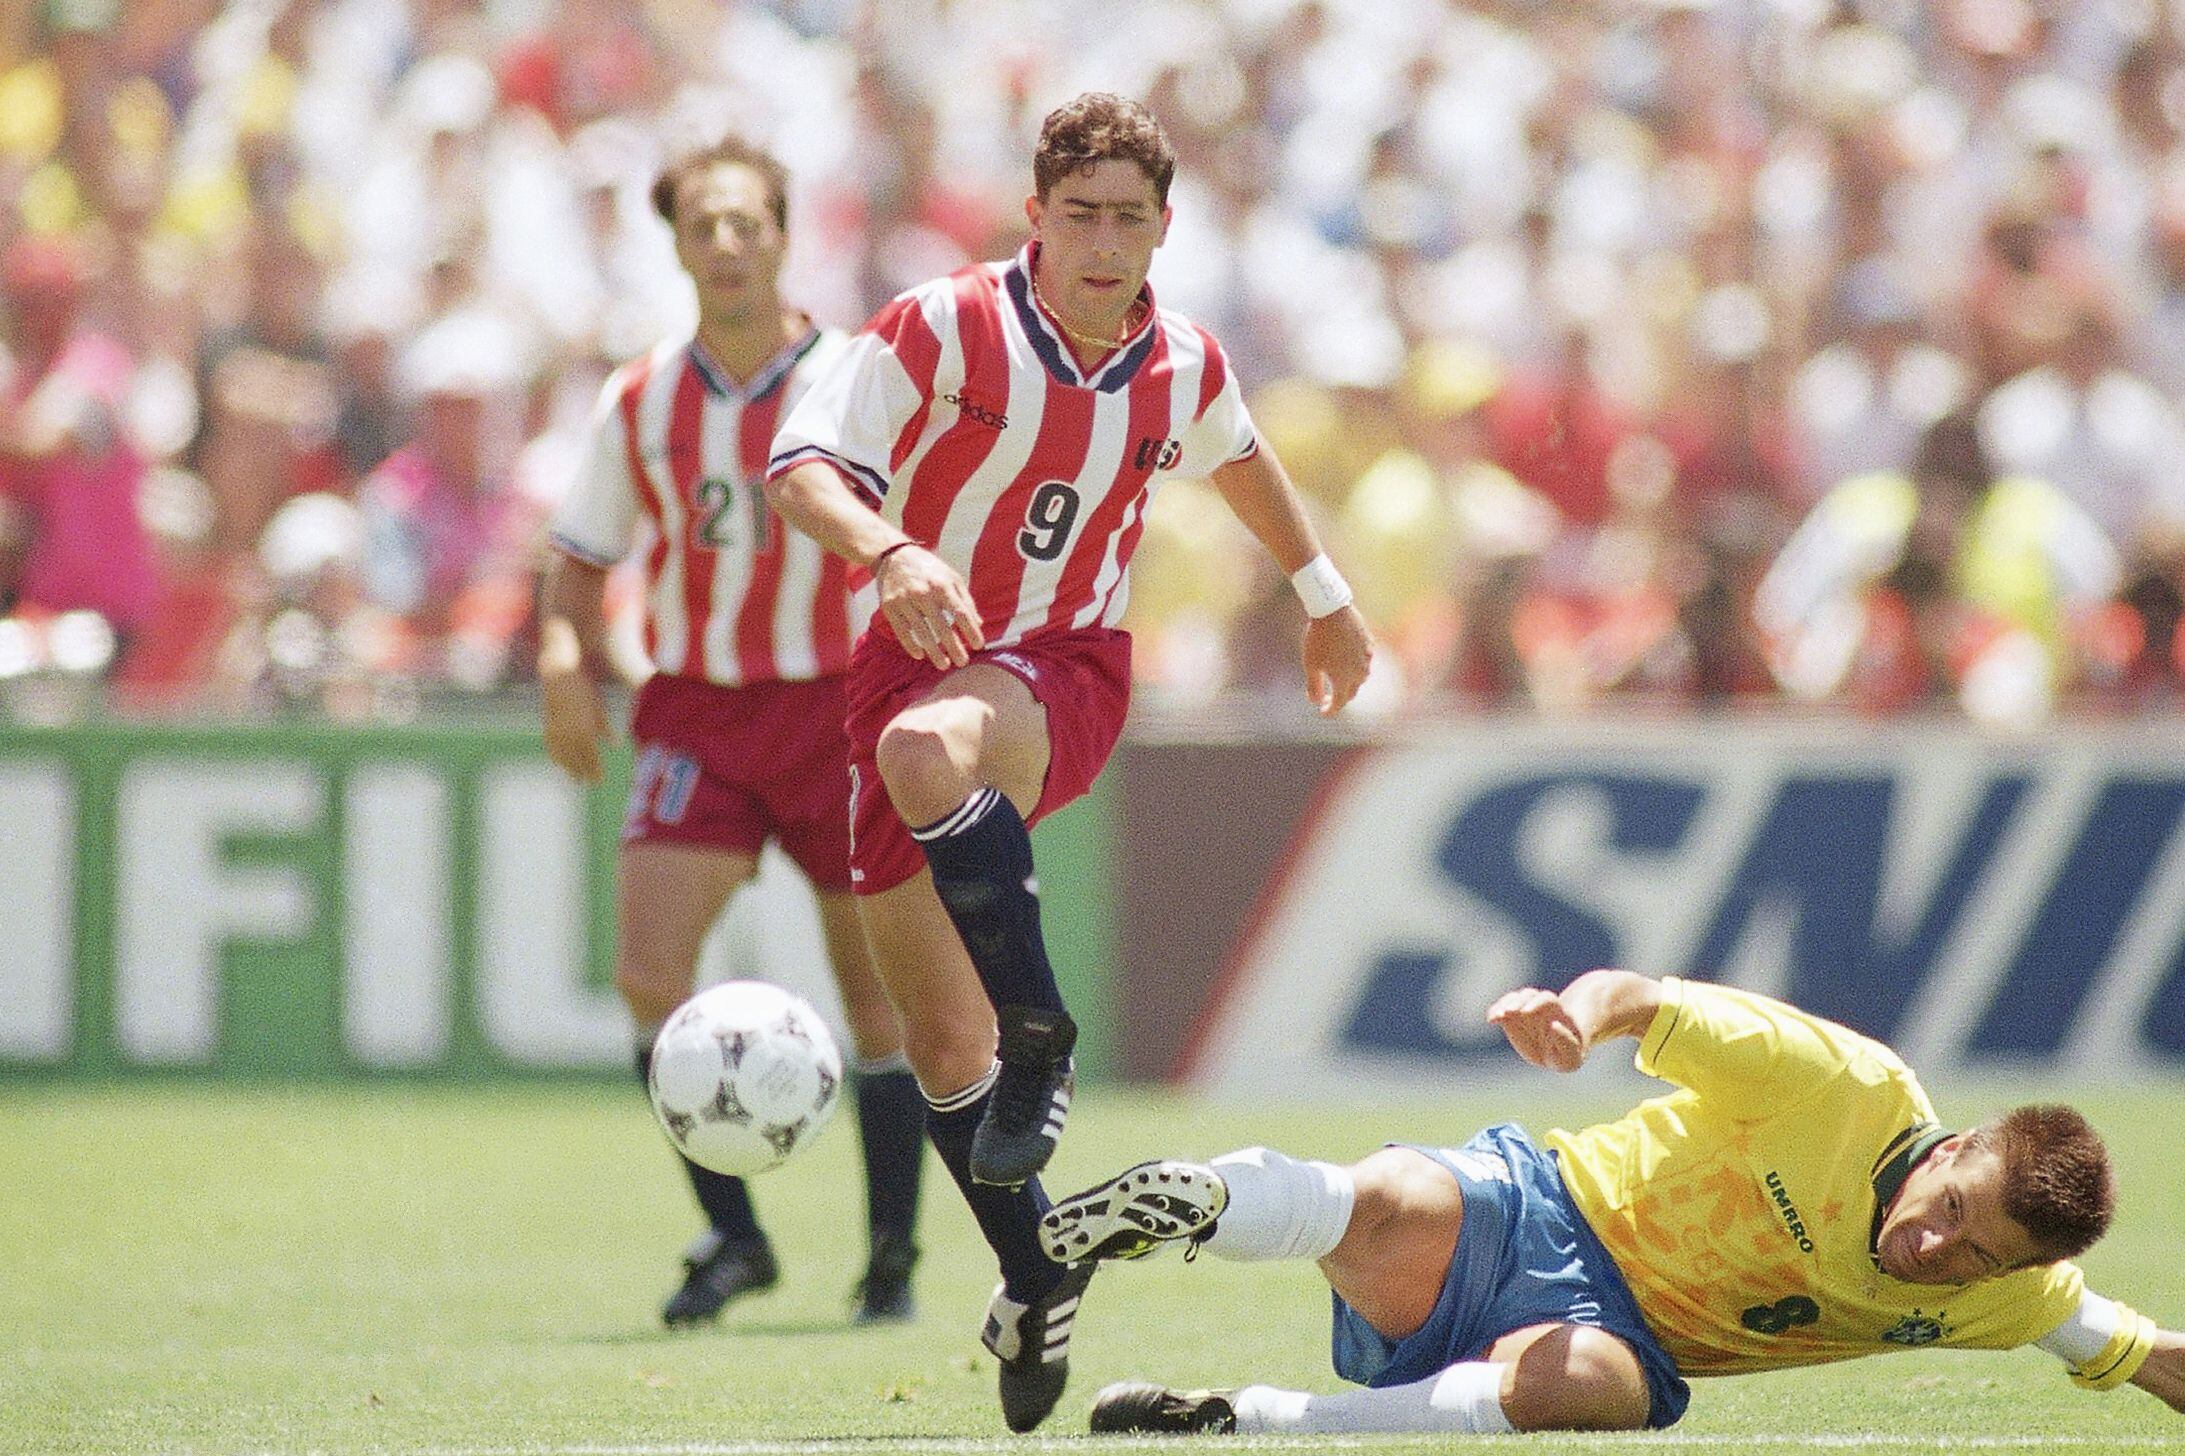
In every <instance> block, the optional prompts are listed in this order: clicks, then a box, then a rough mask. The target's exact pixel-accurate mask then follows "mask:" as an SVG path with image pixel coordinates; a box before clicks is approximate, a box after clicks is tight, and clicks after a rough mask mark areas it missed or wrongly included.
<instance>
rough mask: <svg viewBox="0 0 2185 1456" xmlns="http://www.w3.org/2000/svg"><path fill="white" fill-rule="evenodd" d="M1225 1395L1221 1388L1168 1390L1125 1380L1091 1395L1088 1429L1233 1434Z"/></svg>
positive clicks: (1232, 1412)
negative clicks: (1090, 1414) (1090, 1421)
mask: <svg viewBox="0 0 2185 1456" xmlns="http://www.w3.org/2000/svg"><path fill="white" fill-rule="evenodd" d="M1229 1397H1230V1392H1228V1391H1225V1390H1172V1389H1170V1388H1169V1387H1168V1386H1165V1385H1153V1384H1151V1383H1149V1382H1146V1381H1143V1380H1126V1381H1123V1382H1122V1383H1121V1384H1118V1385H1111V1386H1108V1387H1107V1388H1106V1389H1105V1390H1102V1391H1101V1392H1100V1394H1098V1395H1096V1396H1094V1397H1093V1408H1092V1429H1093V1432H1094V1434H1096V1435H1114V1434H1117V1433H1121V1432H1143V1433H1146V1434H1149V1435H1157V1436H1229V1435H1234V1434H1236V1429H1237V1408H1236V1407H1235V1406H1234V1405H1232V1404H1231V1403H1230V1399H1229Z"/></svg>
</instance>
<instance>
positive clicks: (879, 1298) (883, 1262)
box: [850, 1234, 918, 1325]
mask: <svg viewBox="0 0 2185 1456" xmlns="http://www.w3.org/2000/svg"><path fill="white" fill-rule="evenodd" d="M917 1262H918V1246H917V1245H916V1244H914V1243H912V1242H911V1241H910V1240H909V1239H907V1238H904V1237H902V1236H901V1235H899V1234H881V1235H879V1236H878V1237H877V1238H875V1239H874V1240H873V1241H872V1257H871V1258H870V1259H868V1260H867V1261H866V1264H865V1277H864V1278H862V1279H860V1280H858V1281H857V1289H856V1291H855V1293H854V1296H853V1297H854V1298H855V1299H856V1301H857V1308H856V1309H855V1310H853V1311H852V1312H851V1314H850V1322H851V1323H853V1324H860V1325H885V1324H906V1323H908V1322H909V1321H911V1320H913V1319H915V1318H917V1315H918V1306H917V1302H916V1301H915V1300H913V1299H912V1298H911V1293H910V1271H911V1268H912V1266H914V1265H915V1264H917Z"/></svg>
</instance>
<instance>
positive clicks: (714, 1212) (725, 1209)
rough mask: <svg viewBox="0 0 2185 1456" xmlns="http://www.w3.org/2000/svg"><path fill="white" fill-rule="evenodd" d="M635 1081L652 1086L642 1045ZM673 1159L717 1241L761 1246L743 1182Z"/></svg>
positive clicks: (647, 1051)
mask: <svg viewBox="0 0 2185 1456" xmlns="http://www.w3.org/2000/svg"><path fill="white" fill-rule="evenodd" d="M637 1080H638V1083H639V1085H641V1086H645V1087H647V1088H649V1087H650V1085H651V1082H652V1043H651V1042H646V1043H645V1044H644V1045H643V1046H640V1047H639V1048H638V1049H637ZM675 1156H676V1157H677V1158H678V1159H680V1160H681V1161H682V1164H683V1171H684V1172H685V1173H687V1174H688V1175H689V1176H690V1191H691V1192H692V1193H694V1194H696V1195H697V1196H698V1207H699V1208H701V1209H703V1210H704V1211H705V1215H706V1218H707V1220H708V1221H710V1222H711V1223H712V1225H713V1226H714V1227H715V1228H716V1229H718V1230H720V1233H721V1237H723V1238H725V1239H727V1240H728V1241H729V1242H730V1243H732V1244H763V1243H765V1242H766V1234H765V1233H764V1231H762V1230H761V1229H760V1228H759V1215H758V1211H757V1210H756V1209H754V1208H753V1207H752V1206H751V1193H750V1190H748V1189H747V1188H745V1187H744V1180H743V1179H741V1178H732V1177H730V1176H729V1175H728V1174H726V1173H716V1172H714V1171H713V1170H712V1169H711V1168H701V1167H699V1166H698V1165H697V1164H696V1163H693V1162H692V1161H691V1160H690V1159H688V1158H685V1157H683V1153H682V1150H681V1149H680V1148H677V1149H675Z"/></svg>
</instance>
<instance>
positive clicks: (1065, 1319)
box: [979, 1264, 1098, 1434]
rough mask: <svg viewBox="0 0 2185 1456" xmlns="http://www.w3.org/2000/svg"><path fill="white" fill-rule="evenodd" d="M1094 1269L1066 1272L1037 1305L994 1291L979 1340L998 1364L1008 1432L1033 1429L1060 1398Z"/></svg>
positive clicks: (1086, 1266)
mask: <svg viewBox="0 0 2185 1456" xmlns="http://www.w3.org/2000/svg"><path fill="white" fill-rule="evenodd" d="M1097 1267H1098V1266H1097V1265H1094V1264H1077V1265H1073V1266H1072V1267H1070V1268H1068V1269H1065V1270H1064V1271H1063V1272H1062V1282H1061V1283H1060V1284H1057V1285H1056V1286H1055V1287H1054V1288H1053V1289H1052V1290H1050V1291H1048V1293H1047V1295H1046V1296H1045V1297H1044V1298H1043V1299H1041V1300H1040V1301H1039V1302H1038V1303H1036V1304H1029V1305H1026V1304H1019V1303H1017V1302H1016V1301H1015V1300H1013V1299H1011V1298H1010V1297H1009V1296H1008V1294H1006V1293H1005V1292H1004V1291H1003V1290H1001V1289H996V1290H995V1291H994V1298H993V1300H992V1301H991V1302H990V1303H989V1304H988V1305H987V1307H986V1328H985V1329H984V1330H982V1331H980V1334H979V1339H980V1341H981V1342H982V1343H983V1344H984V1345H985V1346H986V1348H987V1349H989V1350H991V1351H993V1352H994V1357H995V1358H996V1359H997V1360H999V1361H1000V1362H1001V1415H1002V1419H1003V1420H1004V1421H1006V1422H1008V1423H1009V1429H1010V1430H1012V1431H1016V1432H1019V1433H1020V1434H1021V1433H1022V1432H1025V1431H1029V1430H1032V1429H1033V1428H1035V1427H1036V1426H1038V1425H1039V1423H1040V1422H1041V1421H1044V1420H1045V1419H1047V1413H1048V1412H1049V1411H1052V1410H1053V1409H1054V1408H1055V1402H1056V1401H1058V1400H1060V1399H1062V1387H1063V1386H1065V1385H1067V1384H1069V1381H1070V1330H1071V1327H1072V1326H1073V1325H1074V1324H1075V1323H1076V1322H1077V1305H1078V1301H1079V1300H1081V1299H1083V1298H1084V1296H1085V1286H1086V1285H1087V1284H1089V1283H1091V1282H1092V1276H1093V1270H1094V1269H1095V1268H1097Z"/></svg>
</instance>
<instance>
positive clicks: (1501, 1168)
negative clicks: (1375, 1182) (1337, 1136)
mask: <svg viewBox="0 0 2185 1456" xmlns="http://www.w3.org/2000/svg"><path fill="white" fill-rule="evenodd" d="M1399 1146H1403V1147H1409V1148H1412V1149H1413V1150H1414V1151H1416V1152H1420V1153H1423V1154H1425V1155H1426V1156H1427V1157H1429V1158H1432V1159H1433V1160H1434V1161H1435V1162H1437V1163H1439V1164H1441V1165H1442V1166H1443V1167H1444V1168H1447V1169H1448V1170H1449V1171H1450V1172H1451V1173H1453V1174H1455V1175H1456V1179H1457V1183H1458V1185H1459V1186H1460V1187H1461V1188H1462V1190H1463V1194H1464V1226H1463V1228H1462V1229H1461V1230H1460V1231H1459V1232H1458V1234H1457V1249H1456V1253H1455V1254H1454V1255H1453V1256H1452V1257H1451V1258H1450V1260H1449V1272H1448V1274H1447V1275H1446V1276H1445V1277H1444V1278H1443V1280H1442V1291H1441V1298H1440V1299H1439V1300H1437V1301H1435V1304H1434V1312H1433V1314H1431V1315H1429V1316H1428V1317H1427V1321H1426V1323H1425V1324H1424V1325H1422V1326H1421V1327H1420V1328H1419V1329H1418V1330H1417V1331H1416V1332H1414V1333H1413V1334H1411V1335H1409V1336H1407V1337H1405V1338H1404V1339H1401V1340H1391V1339H1389V1338H1387V1337H1386V1336H1384V1335H1382V1334H1381V1333H1380V1332H1379V1331H1377V1330H1375V1329H1374V1328H1373V1327H1372V1326H1371V1325H1369V1324H1367V1323H1366V1322H1365V1320H1364V1319H1362V1318H1361V1317H1360V1316H1359V1314H1358V1312H1357V1311H1356V1310H1354V1309H1352V1308H1351V1307H1350V1306H1349V1305H1347V1304H1345V1303H1344V1302H1343V1299H1342V1296H1341V1295H1337V1296H1336V1297H1335V1328H1334V1337H1333V1344H1334V1359H1335V1373H1336V1374H1338V1375H1340V1376H1342V1377H1343V1378H1344V1379H1345V1380H1349V1381H1353V1382H1355V1383H1357V1384H1360V1385H1370V1386H1376V1387H1386V1386H1392V1385H1410V1384H1412V1383H1413V1382H1415V1381H1420V1380H1425V1379H1427V1378H1428V1377H1429V1376H1432V1375H1437V1374H1439V1373H1440V1372H1442V1371H1443V1370H1446V1369H1448V1368H1449V1367H1450V1366H1451V1365H1454V1364H1457V1363H1458V1362H1459V1361H1464V1360H1478V1359H1481V1358H1482V1357H1484V1356H1485V1355H1486V1353H1487V1351H1488V1349H1489V1347H1491V1346H1492V1345H1493V1344H1494V1342H1495V1341H1496V1340H1498V1339H1500V1338H1502V1336H1504V1335H1506V1334H1508V1333H1510V1332H1511V1331H1512V1330H1521V1329H1524V1328H1525V1327H1526V1326H1528V1325H1539V1324H1574V1325H1591V1326H1593V1327H1594V1328H1595V1329H1598V1330H1606V1331H1607V1332H1608V1333H1609V1334H1612V1335H1614V1336H1616V1337H1617V1338H1618V1339H1620V1340H1622V1341H1623V1342H1624V1343H1625V1344H1627V1345H1629V1346H1631V1348H1632V1351H1633V1353H1635V1354H1636V1355H1637V1356H1638V1357H1639V1368H1640V1369H1641V1370H1642V1371H1644V1372H1645V1374H1646V1388H1647V1394H1648V1396H1649V1397H1650V1399H1651V1402H1652V1409H1651V1410H1650V1412H1649V1414H1648V1417H1647V1423H1648V1424H1649V1425H1652V1426H1657V1427H1660V1426H1668V1425H1674V1424H1675V1423H1676V1421H1677V1419H1678V1418H1679V1417H1680V1416H1682V1415H1683V1414H1684V1408H1685V1406H1686V1405H1687V1404H1689V1403H1690V1402H1691V1399H1692V1388H1691V1387H1690V1386H1689V1385H1686V1384H1685V1383H1684V1378H1683V1377H1682V1376H1680V1375H1678V1374H1677V1364H1676V1362H1675V1361H1674V1360H1672V1359H1670V1358H1669V1352H1668V1351H1666V1350H1664V1349H1663V1348H1662V1347H1661V1344H1660V1342H1659V1341H1657V1340H1656V1339H1655V1338H1654V1334H1653V1332H1652V1331H1651V1330H1649V1329H1648V1328H1647V1326H1646V1320H1645V1318H1644V1317H1643V1316H1642V1315H1640V1313H1639V1306H1638V1302H1637V1301H1636V1300H1634V1299H1633V1298H1632V1297H1631V1289H1630V1287H1629V1286H1628V1285H1626V1284H1625V1283H1624V1277H1623V1275H1622V1274H1621V1273H1620V1272H1619V1271H1618V1270H1617V1268H1616V1262H1615V1260H1613V1259H1612V1258H1610V1257H1609V1252H1608V1250H1607V1249H1606V1248H1604V1247H1602V1245H1601V1241H1600V1239H1599V1238H1597V1237H1596V1236H1595V1235H1594V1232H1593V1229H1592V1227H1591V1226H1590V1225H1589V1224H1587V1222H1586V1220H1585V1217H1584V1215H1582V1214H1581V1213H1579V1211H1578V1208H1577V1205H1575V1204H1574V1203H1572V1202H1571V1199H1570V1194H1569V1193H1568V1192H1566V1191H1565V1189H1564V1187H1563V1175H1562V1174H1561V1173H1560V1172H1559V1171H1557V1168H1556V1164H1555V1155H1554V1154H1553V1153H1551V1152H1547V1151H1544V1150H1543V1149H1541V1148H1538V1147H1536V1146H1534V1144H1533V1140H1532V1139H1531V1138H1529V1137H1527V1136H1526V1135H1525V1130H1524V1129H1523V1128H1521V1127H1519V1126H1518V1125H1517V1124H1516V1123H1513V1122H1505V1123H1499V1124H1497V1125H1496V1126H1494V1127H1490V1128H1488V1129H1487V1130H1486V1131H1485V1132H1482V1133H1480V1134H1479V1135H1478V1136H1477V1137H1475V1138H1473V1139H1472V1140H1471V1141H1470V1142H1468V1143H1466V1144H1465V1145H1464V1146H1463V1147H1462V1148H1428V1147H1419V1146H1418V1145H1416V1144H1413V1143H1403V1144H1399Z"/></svg>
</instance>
